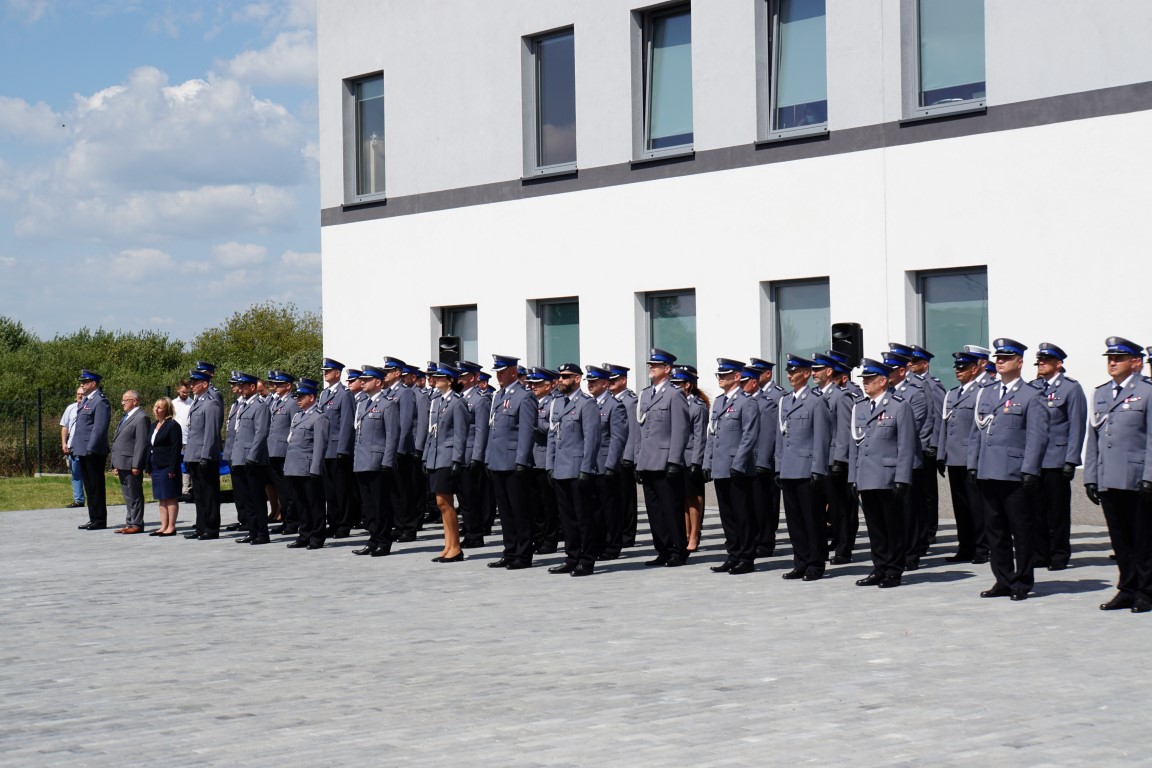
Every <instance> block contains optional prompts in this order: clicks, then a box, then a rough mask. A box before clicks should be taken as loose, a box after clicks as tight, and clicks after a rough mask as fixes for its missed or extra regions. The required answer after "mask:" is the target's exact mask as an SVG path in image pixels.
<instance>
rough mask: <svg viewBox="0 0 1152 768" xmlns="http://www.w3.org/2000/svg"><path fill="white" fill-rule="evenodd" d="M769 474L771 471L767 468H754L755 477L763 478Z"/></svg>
mask: <svg viewBox="0 0 1152 768" xmlns="http://www.w3.org/2000/svg"><path fill="white" fill-rule="evenodd" d="M770 474H772V470H771V469H769V468H768V467H756V477H764V476H765V475H770Z"/></svg>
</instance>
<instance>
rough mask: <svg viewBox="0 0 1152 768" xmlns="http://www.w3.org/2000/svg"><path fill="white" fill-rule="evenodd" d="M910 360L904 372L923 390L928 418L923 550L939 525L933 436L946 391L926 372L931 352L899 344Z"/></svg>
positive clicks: (922, 492)
mask: <svg viewBox="0 0 1152 768" xmlns="http://www.w3.org/2000/svg"><path fill="white" fill-rule="evenodd" d="M902 346H903V348H904V349H907V350H908V352H907V353H906V354H907V355H908V356H909V357H910V358H911V360H909V362H908V373H909V374H910V375H911V376H914V377H915V378H916V379H917V380H918V381H919V382H920V385H921V389H923V390H924V395H925V397H926V398H927V400H928V415H929V417H930V418H931V419H932V441H931V444H930V445H929V446H928V448H927V449H926V450H925V451H924V456H923V470H922V471H921V472H920V474H919V478H920V479H921V480H922V483H921V487H920V490H919V491H918V493H919V498H920V503H921V514H922V516H923V519H924V524H925V526H926V528H925V530H924V531H923V533H922V536H923V541H924V549H927V548H928V546H929V545H930V544H934V543H935V542H936V530H937V529H938V528H939V526H940V489H939V487H938V484H937V482H936V475H935V473H934V472H935V469H936V442H937V441H936V435H937V434H938V433H939V432H940V430H941V429H943V423H942V422H941V418H940V417H941V414H942V413H943V409H944V395H945V393H946V392H947V390H946V389H945V388H944V384H942V383H941V381H940V379H938V378H936V377H935V376H933V375H932V373H931V372H930V371H929V367H930V365H931V363H932V358H934V357H935V355H933V354H932V353H931V352H929V351H928V350H926V349H924V347H921V346H919V345H917V344H905V345H902Z"/></svg>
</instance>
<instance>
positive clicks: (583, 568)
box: [571, 565, 592, 576]
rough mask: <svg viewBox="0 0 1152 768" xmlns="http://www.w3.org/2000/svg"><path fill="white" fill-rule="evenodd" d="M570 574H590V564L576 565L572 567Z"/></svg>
mask: <svg viewBox="0 0 1152 768" xmlns="http://www.w3.org/2000/svg"><path fill="white" fill-rule="evenodd" d="M571 575H572V576H591V575H592V566H590V565H578V566H576V567H575V568H573V569H572V574H571Z"/></svg>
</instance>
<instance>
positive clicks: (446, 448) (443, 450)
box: [424, 362, 472, 563]
mask: <svg viewBox="0 0 1152 768" xmlns="http://www.w3.org/2000/svg"><path fill="white" fill-rule="evenodd" d="M428 377H429V378H430V379H431V380H432V386H433V387H434V388H435V393H434V395H433V397H432V403H431V405H430V407H429V415H428V440H427V442H426V443H425V444H424V446H425V447H424V468H425V472H426V476H427V478H428V487H429V490H431V491H432V493H433V494H435V496H436V506H437V508H438V509H439V511H440V519H441V522H442V523H443V525H444V546H443V548H442V549H441V550H440V554H439V555H437V556H436V557H433V558H432V562H434V563H458V562H461V561H462V560H464V550H463V548H462V547H461V546H460V527H459V518H458V516H457V514H456V507H455V506H454V505H453V503H452V502H453V496H454V495H455V493H456V492H457V488H458V487H459V484H460V480H461V478H463V476H464V462H465V461H466V460H467V444H468V432H469V427H471V421H472V414H471V412H470V411H469V410H468V406H467V405H465V404H464V399H463V398H462V397H461V396H460V393H459V392H456V391H454V388H458V382H459V380H460V372H459V371H458V370H457V369H456V368H453V367H452V366H450V365H448V364H447V363H444V362H441V363H438V364H437V366H436V368H434V369H429V371H428Z"/></svg>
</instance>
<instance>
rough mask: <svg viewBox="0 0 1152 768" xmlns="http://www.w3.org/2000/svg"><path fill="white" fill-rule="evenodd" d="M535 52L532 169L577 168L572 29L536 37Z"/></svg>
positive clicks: (533, 54)
mask: <svg viewBox="0 0 1152 768" xmlns="http://www.w3.org/2000/svg"><path fill="white" fill-rule="evenodd" d="M529 46H530V48H531V52H532V62H531V67H532V69H531V77H532V84H531V87H532V90H531V97H532V105H531V109H532V116H531V125H532V131H531V134H530V135H529V140H530V141H531V142H532V148H531V149H532V162H531V166H530V170H529V172H530V173H532V172H534V173H555V172H558V171H565V170H570V169H574V168H575V167H576V56H575V36H574V34H573V32H572V30H571V29H567V30H564V31H563V32H556V33H554V34H549V35H541V36H539V37H534V38H532V39H531V40H530V41H529Z"/></svg>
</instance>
